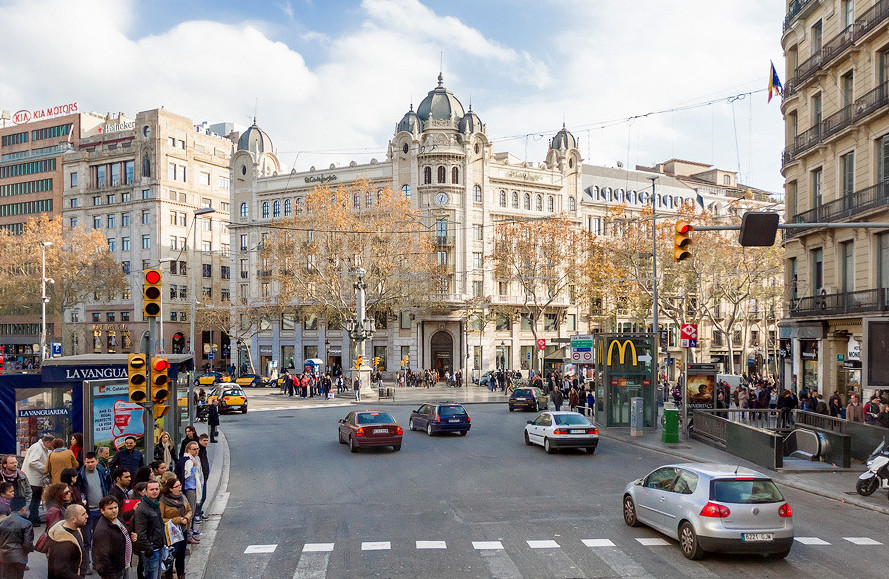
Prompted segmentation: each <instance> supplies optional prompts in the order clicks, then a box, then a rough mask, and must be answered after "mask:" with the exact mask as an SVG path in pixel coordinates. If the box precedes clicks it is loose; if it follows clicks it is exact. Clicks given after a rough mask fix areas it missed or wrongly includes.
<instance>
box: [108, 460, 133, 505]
mask: <svg viewBox="0 0 889 579" xmlns="http://www.w3.org/2000/svg"><path fill="white" fill-rule="evenodd" d="M111 476H112V477H114V484H113V485H112V486H111V490H110V491H108V494H109V495H111V496H112V497H114V498H116V499H117V503H118V504H119V505H120V508H121V509H122V508H123V505H124V501H125V500H127V499H128V498H130V481H131V480H132V479H131V477H130V471H128V470H127V469H125V468H121V467H117V468H116V469H114V470H112V471H111Z"/></svg>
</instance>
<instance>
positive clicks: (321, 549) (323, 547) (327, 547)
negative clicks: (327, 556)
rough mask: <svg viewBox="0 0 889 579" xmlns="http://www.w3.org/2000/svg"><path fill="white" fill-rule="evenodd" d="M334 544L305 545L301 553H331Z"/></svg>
mask: <svg viewBox="0 0 889 579" xmlns="http://www.w3.org/2000/svg"><path fill="white" fill-rule="evenodd" d="M333 545H334V543H306V544H305V545H303V553H329V552H330V551H333Z"/></svg>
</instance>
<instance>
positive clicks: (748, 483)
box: [710, 478, 784, 504]
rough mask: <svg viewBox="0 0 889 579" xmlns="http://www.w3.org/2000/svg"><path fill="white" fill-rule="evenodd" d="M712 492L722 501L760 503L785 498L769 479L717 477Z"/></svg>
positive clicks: (713, 496) (714, 498)
mask: <svg viewBox="0 0 889 579" xmlns="http://www.w3.org/2000/svg"><path fill="white" fill-rule="evenodd" d="M710 494H711V498H712V499H713V500H714V501H718V502H720V503H736V504H758V503H777V502H780V501H783V500H784V497H783V496H782V495H781V491H779V490H778V487H776V486H775V483H773V482H772V481H771V480H769V479H753V478H737V479H716V480H714V481H713V485H712V488H711V492H710Z"/></svg>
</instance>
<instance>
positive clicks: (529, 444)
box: [525, 430, 531, 446]
mask: <svg viewBox="0 0 889 579" xmlns="http://www.w3.org/2000/svg"><path fill="white" fill-rule="evenodd" d="M525 444H527V445H528V446H531V438H530V437H529V436H528V431H527V430H526V431H525Z"/></svg>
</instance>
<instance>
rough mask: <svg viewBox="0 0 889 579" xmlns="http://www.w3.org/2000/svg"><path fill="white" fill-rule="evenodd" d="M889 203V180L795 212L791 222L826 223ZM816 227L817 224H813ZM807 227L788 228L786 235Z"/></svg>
mask: <svg viewBox="0 0 889 579" xmlns="http://www.w3.org/2000/svg"><path fill="white" fill-rule="evenodd" d="M886 205H889V181H884V182H882V183H877V184H876V185H871V186H870V187H865V188H864V189H861V190H859V191H856V192H854V193H852V194H851V195H846V196H844V197H842V198H840V199H835V200H833V201H830V202H828V203H823V204H821V205H819V206H818V207H815V208H814V209H809V210H808V211H803V212H802V213H797V214H796V215H794V216H793V219H792V221H791V222H792V223H828V222H832V221H839V220H842V219H846V218H849V217H854V216H855V215H859V214H861V213H865V212H867V211H870V210H872V209H878V208H880V207H884V206H886ZM813 227H817V226H813ZM808 229H809V228H807V227H801V228H798V229H792V230H789V232H788V235H790V236H795V235H800V234H801V233H802V232H804V231H808Z"/></svg>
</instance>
